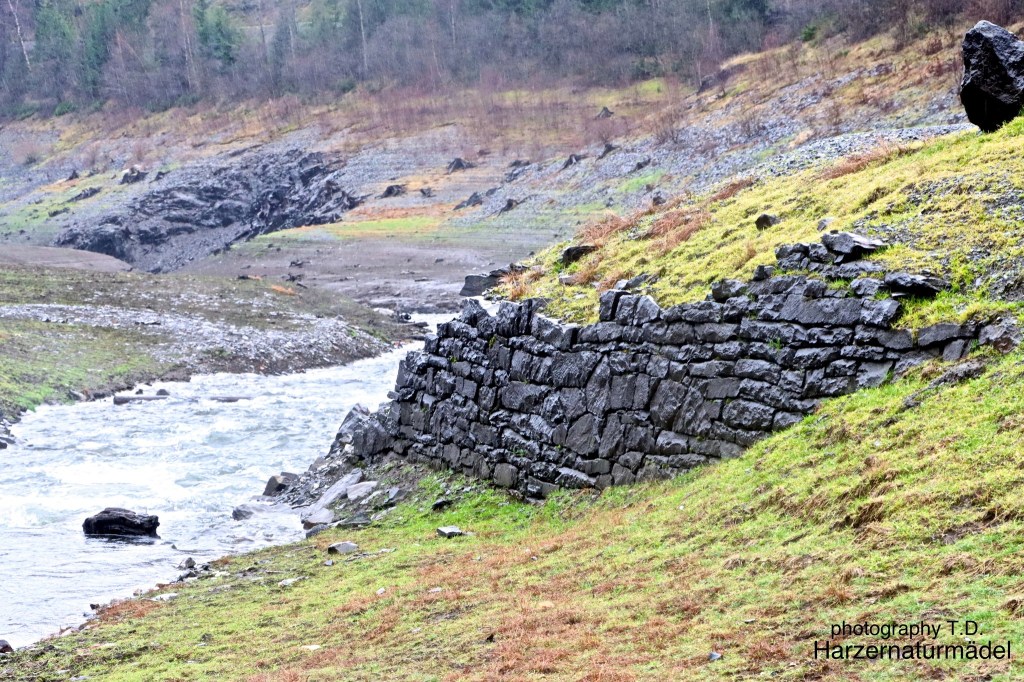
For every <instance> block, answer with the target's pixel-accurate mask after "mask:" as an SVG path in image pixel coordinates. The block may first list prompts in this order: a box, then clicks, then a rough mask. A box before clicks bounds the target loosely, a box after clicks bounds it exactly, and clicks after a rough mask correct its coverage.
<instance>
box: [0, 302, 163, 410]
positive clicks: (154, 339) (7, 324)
mask: <svg viewBox="0 0 1024 682" xmlns="http://www.w3.org/2000/svg"><path fill="white" fill-rule="evenodd" d="M160 340H162V337H159V336H154V335H143V334H140V333H135V332H132V331H130V330H115V329H104V328H95V327H86V326H84V325H75V324H62V325H55V324H52V323H46V322H36V321H31V320H0V411H2V412H4V413H6V414H8V415H13V414H16V413H18V412H20V411H22V410H30V409H33V408H35V407H37V406H38V405H41V404H43V403H46V402H67V401H70V400H72V399H73V398H72V392H78V393H85V394H88V393H89V392H90V391H91V390H95V389H102V390H107V391H109V390H111V389H112V388H127V387H128V386H130V385H132V384H133V383H135V382H136V381H138V380H139V378H141V377H152V376H156V375H159V374H160V373H161V372H163V371H166V370H167V369H169V367H168V366H167V365H166V364H165V363H163V362H161V361H160V360H158V359H157V358H156V357H154V356H153V355H152V354H151V352H150V349H151V348H152V347H153V346H154V345H155V344H156V343H159V341H160Z"/></svg>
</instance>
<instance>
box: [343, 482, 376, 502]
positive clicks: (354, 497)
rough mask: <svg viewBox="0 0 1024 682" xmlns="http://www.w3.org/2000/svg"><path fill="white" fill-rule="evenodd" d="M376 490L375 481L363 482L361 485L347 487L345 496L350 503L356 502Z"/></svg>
mask: <svg viewBox="0 0 1024 682" xmlns="http://www.w3.org/2000/svg"><path fill="white" fill-rule="evenodd" d="M376 488H377V481H365V482H363V483H356V484H355V485H352V486H349V489H348V491H347V492H346V496H347V497H348V499H349V500H351V501H352V502H358V501H359V500H361V499H363V498H365V497H367V496H369V494H370V493H372V492H373V491H374V490H375V489H376Z"/></svg>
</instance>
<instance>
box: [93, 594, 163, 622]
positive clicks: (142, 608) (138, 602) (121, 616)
mask: <svg viewBox="0 0 1024 682" xmlns="http://www.w3.org/2000/svg"><path fill="white" fill-rule="evenodd" d="M163 605H164V604H163V603H162V602H155V601H151V600H149V599H125V600H123V601H116V602H113V603H111V604H108V605H106V606H101V607H100V608H99V609H97V616H98V617H99V619H100V621H101V622H103V623H118V622H121V621H129V620H135V619H137V618H142V617H143V616H145V615H146V614H148V613H150V612H152V611H155V610H157V609H159V608H161V607H162V606H163Z"/></svg>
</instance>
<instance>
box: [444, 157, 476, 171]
mask: <svg viewBox="0 0 1024 682" xmlns="http://www.w3.org/2000/svg"><path fill="white" fill-rule="evenodd" d="M470 168H476V164H475V163H470V162H469V161H466V160H465V159H461V158H455V159H452V161H451V163H449V164H448V167H447V168H446V169H445V170H447V172H448V174H449V175H451V174H452V173H457V172H458V171H464V170H469V169H470Z"/></svg>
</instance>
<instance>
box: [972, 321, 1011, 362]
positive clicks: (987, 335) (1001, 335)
mask: <svg viewBox="0 0 1024 682" xmlns="http://www.w3.org/2000/svg"><path fill="white" fill-rule="evenodd" d="M1021 341H1022V336H1021V331H1020V329H1019V328H1018V327H1017V325H1016V324H1014V323H1013V322H1005V321H999V322H996V323H994V324H990V325H987V326H985V327H983V328H982V329H981V333H980V334H979V335H978V343H980V344H981V345H983V346H992V347H993V348H995V349H996V350H997V351H999V352H1000V353H1003V354H1004V355H1005V354H1006V353H1009V352H1010V351H1012V350H1013V349H1014V348H1016V347H1017V346H1019V345H1020V344H1021Z"/></svg>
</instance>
